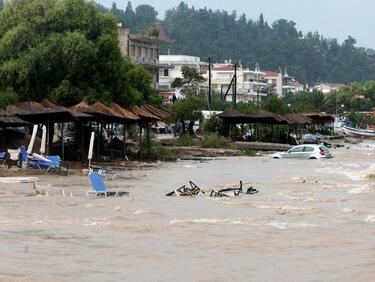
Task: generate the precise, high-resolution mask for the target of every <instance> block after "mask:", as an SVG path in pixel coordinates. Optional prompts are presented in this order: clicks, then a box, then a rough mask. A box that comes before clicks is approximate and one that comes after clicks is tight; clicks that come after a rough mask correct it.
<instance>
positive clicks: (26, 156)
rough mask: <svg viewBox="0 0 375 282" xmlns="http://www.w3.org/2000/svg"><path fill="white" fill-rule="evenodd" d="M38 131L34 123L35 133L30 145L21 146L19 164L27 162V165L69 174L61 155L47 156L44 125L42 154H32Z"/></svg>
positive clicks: (65, 174)
mask: <svg viewBox="0 0 375 282" xmlns="http://www.w3.org/2000/svg"><path fill="white" fill-rule="evenodd" d="M37 131H38V125H34V128H33V133H32V135H31V140H30V144H29V147H28V148H27V150H26V148H25V146H23V145H22V146H21V147H20V148H19V163H20V165H19V166H22V164H25V166H26V167H32V168H38V169H46V170H47V171H48V172H51V173H55V174H59V175H64V176H67V175H68V173H69V169H68V168H63V167H62V161H61V158H60V157H59V156H47V155H45V153H46V141H47V128H46V126H43V127H42V142H41V146H40V154H35V153H34V154H32V151H33V147H34V142H35V138H36V134H37Z"/></svg>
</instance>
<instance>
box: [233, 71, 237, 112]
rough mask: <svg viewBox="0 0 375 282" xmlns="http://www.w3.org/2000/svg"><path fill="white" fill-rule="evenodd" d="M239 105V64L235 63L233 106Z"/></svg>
mask: <svg viewBox="0 0 375 282" xmlns="http://www.w3.org/2000/svg"><path fill="white" fill-rule="evenodd" d="M236 107H237V64H234V87H233V108H234V109H235V108H236Z"/></svg>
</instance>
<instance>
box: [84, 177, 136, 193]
mask: <svg viewBox="0 0 375 282" xmlns="http://www.w3.org/2000/svg"><path fill="white" fill-rule="evenodd" d="M89 178H90V181H91V186H92V188H93V191H88V192H87V195H95V196H98V197H122V196H125V195H129V192H122V191H109V190H107V187H106V186H105V183H104V180H103V175H102V174H101V172H100V171H95V170H91V171H90V173H89Z"/></svg>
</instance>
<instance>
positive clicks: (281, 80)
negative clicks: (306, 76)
mask: <svg viewBox="0 0 375 282" xmlns="http://www.w3.org/2000/svg"><path fill="white" fill-rule="evenodd" d="M264 77H265V80H266V82H267V84H268V86H269V88H270V89H271V92H272V93H274V94H276V95H277V96H278V97H284V96H285V95H286V94H288V93H297V92H299V91H302V90H304V86H303V85H302V84H301V83H299V82H298V81H297V80H296V79H295V78H294V77H291V76H289V75H288V73H287V71H286V70H285V73H284V74H283V73H282V72H281V71H280V72H278V73H277V72H273V71H266V72H265V76H264Z"/></svg>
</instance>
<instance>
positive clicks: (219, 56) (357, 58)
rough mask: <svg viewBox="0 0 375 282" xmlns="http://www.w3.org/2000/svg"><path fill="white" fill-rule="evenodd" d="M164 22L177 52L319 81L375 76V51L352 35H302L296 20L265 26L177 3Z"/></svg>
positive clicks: (265, 23) (338, 80) (351, 79)
mask: <svg viewBox="0 0 375 282" xmlns="http://www.w3.org/2000/svg"><path fill="white" fill-rule="evenodd" d="M162 24H163V26H164V28H165V30H166V31H167V32H168V35H169V37H170V38H173V39H174V40H175V44H173V46H168V47H165V49H164V51H165V52H166V49H167V48H170V49H171V51H172V52H173V53H175V54H179V53H182V54H184V53H187V54H191V55H195V56H200V57H202V58H207V57H211V58H214V59H215V60H216V61H218V62H219V61H224V60H227V59H229V58H231V59H232V60H234V61H240V60H241V62H242V63H243V65H244V66H247V67H251V66H254V65H255V64H256V63H259V64H260V66H261V67H262V68H263V69H269V70H278V69H279V67H282V68H284V67H287V68H288V70H289V72H290V73H291V74H293V75H295V76H296V78H297V79H298V80H299V81H301V82H303V83H309V84H312V83H315V82H321V81H328V82H341V83H349V82H352V81H359V82H364V81H367V80H370V79H373V78H374V77H375V54H374V52H373V51H370V50H367V49H364V48H357V47H356V41H355V39H354V38H352V37H349V38H348V39H347V40H346V41H345V42H344V43H342V44H340V43H338V41H337V39H327V38H324V37H323V36H321V35H320V34H319V33H317V32H315V33H311V32H308V33H307V34H306V35H305V36H303V34H302V32H301V31H298V30H297V28H296V23H294V22H292V21H288V20H286V19H280V20H277V21H275V22H274V23H273V24H272V25H270V26H269V25H268V24H267V22H266V21H265V19H264V17H263V15H260V17H259V19H257V20H255V21H254V20H251V19H250V20H248V19H246V17H245V16H243V15H242V16H240V17H237V16H236V14H235V13H234V14H233V13H232V14H228V13H227V12H226V11H219V10H211V9H206V8H205V9H195V8H193V7H189V6H188V5H187V4H186V3H184V2H181V3H180V4H179V5H178V6H177V7H176V8H173V9H169V10H167V11H166V13H165V19H164V21H163V23H162Z"/></svg>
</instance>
